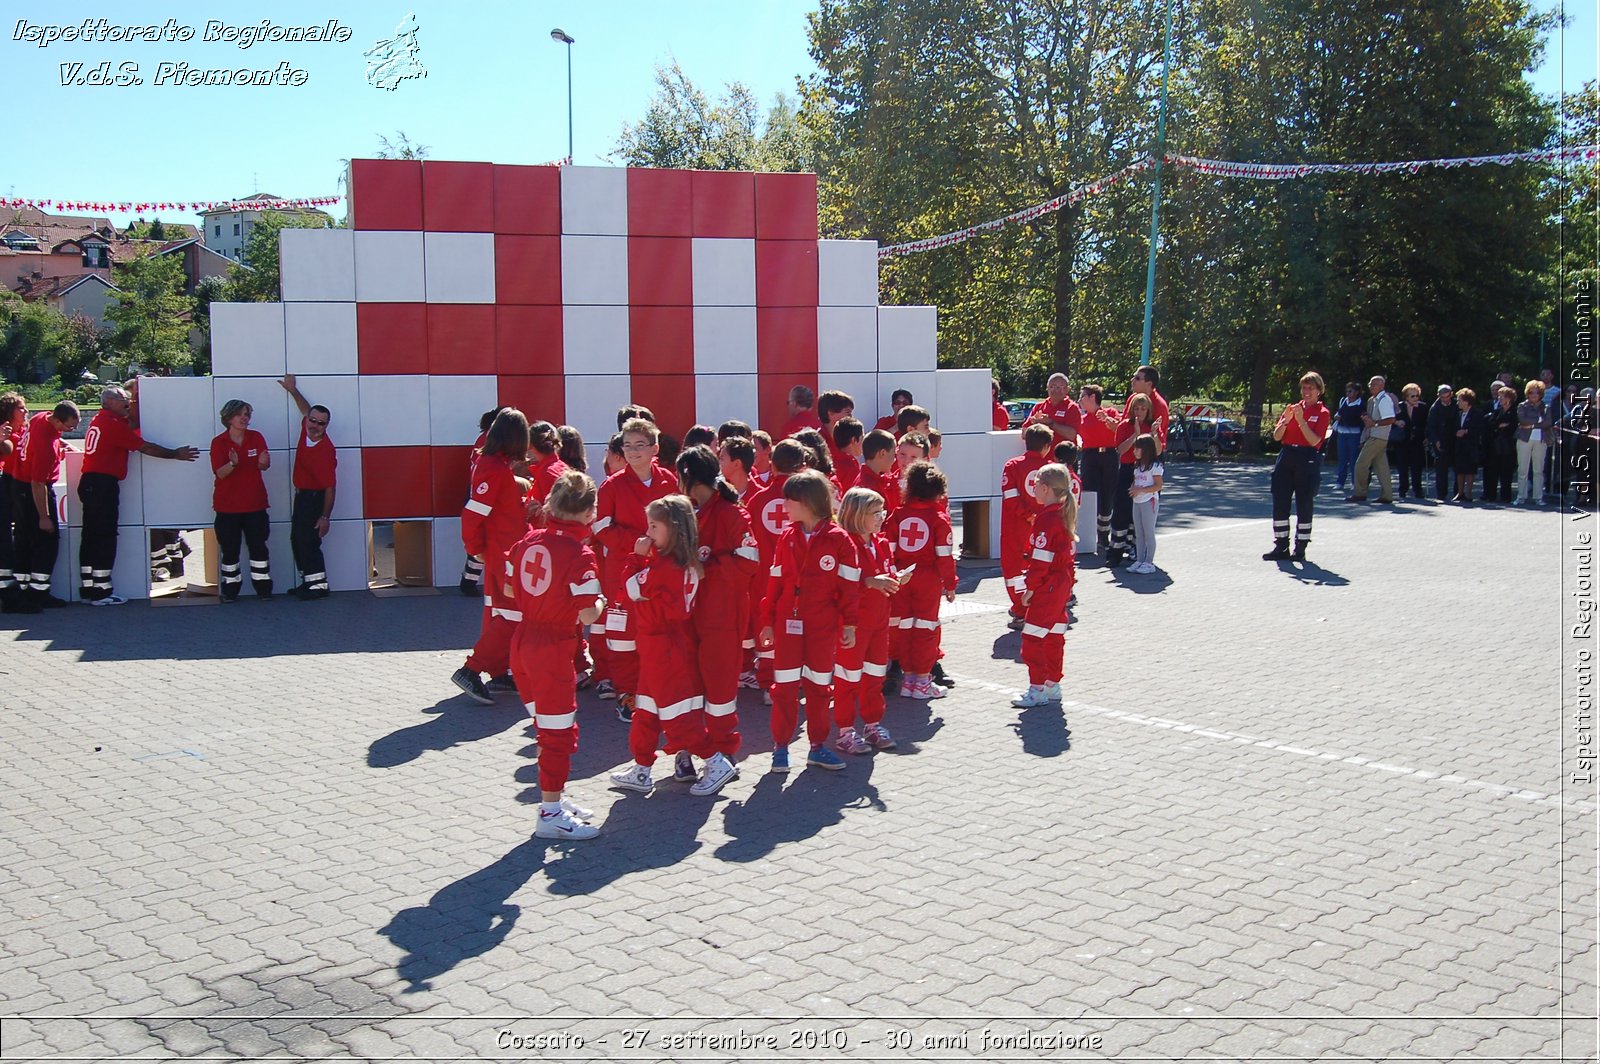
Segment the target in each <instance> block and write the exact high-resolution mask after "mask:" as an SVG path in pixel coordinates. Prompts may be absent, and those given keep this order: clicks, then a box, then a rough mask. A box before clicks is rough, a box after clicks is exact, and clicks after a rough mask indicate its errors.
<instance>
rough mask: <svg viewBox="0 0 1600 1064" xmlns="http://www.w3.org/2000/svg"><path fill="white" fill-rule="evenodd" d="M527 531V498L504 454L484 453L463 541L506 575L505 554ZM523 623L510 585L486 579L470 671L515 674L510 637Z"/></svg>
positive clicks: (464, 516)
mask: <svg viewBox="0 0 1600 1064" xmlns="http://www.w3.org/2000/svg"><path fill="white" fill-rule="evenodd" d="M527 531H528V510H527V499H526V496H524V494H523V491H522V485H521V484H519V483H517V478H516V475H515V474H514V473H512V472H511V464H510V463H509V462H507V461H506V460H505V458H503V457H502V456H500V455H497V454H494V455H484V456H483V457H482V458H479V459H478V461H477V463H476V464H475V465H474V466H473V467H472V487H471V489H470V491H469V492H468V495H467V505H466V507H465V508H463V509H462V511H461V542H462V544H463V545H464V546H465V547H466V548H467V553H468V554H469V555H470V554H476V555H477V556H478V557H480V558H482V559H483V564H484V572H485V573H503V572H505V568H506V554H507V553H509V552H510V550H511V548H512V547H514V546H516V544H517V541H518V540H520V539H521V538H522V537H523V536H524V535H526V534H527ZM518 619H519V617H518V615H517V604H516V602H515V601H514V600H513V599H512V598H511V597H510V596H508V595H507V594H506V591H505V583H504V582H503V581H499V580H486V581H485V582H484V589H483V628H482V630H481V632H480V633H479V635H478V642H477V645H475V646H474V647H473V648H472V654H471V655H470V656H469V657H468V658H467V668H469V669H471V670H472V671H474V672H484V673H488V674H489V675H490V676H504V675H505V674H506V673H507V672H509V671H511V634H512V631H513V625H514V623H515V622H516V621H517V620H518Z"/></svg>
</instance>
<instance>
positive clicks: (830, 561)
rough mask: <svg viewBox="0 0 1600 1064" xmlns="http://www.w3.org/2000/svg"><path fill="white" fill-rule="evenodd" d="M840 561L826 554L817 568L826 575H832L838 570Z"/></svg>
mask: <svg viewBox="0 0 1600 1064" xmlns="http://www.w3.org/2000/svg"><path fill="white" fill-rule="evenodd" d="M838 566H839V561H838V559H836V558H835V557H834V556H833V555H831V554H824V555H823V556H822V557H821V558H820V559H819V560H818V561H817V567H818V568H820V569H821V570H822V571H823V572H825V573H831V572H833V571H834V569H836V568H838Z"/></svg>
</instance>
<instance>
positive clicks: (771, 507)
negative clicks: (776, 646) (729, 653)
mask: <svg viewBox="0 0 1600 1064" xmlns="http://www.w3.org/2000/svg"><path fill="white" fill-rule="evenodd" d="M788 479H789V474H787V473H777V472H774V473H773V474H772V476H771V477H769V478H768V480H767V484H766V486H765V487H762V488H758V489H756V491H755V492H754V493H753V494H752V495H751V496H750V499H749V501H748V502H746V503H745V507H744V510H745V513H746V514H747V515H748V516H749V518H750V534H751V535H752V536H754V537H755V538H756V549H757V550H758V551H759V552H760V555H761V560H760V563H759V565H760V568H759V569H758V571H757V575H756V578H755V579H754V580H752V581H750V645H751V646H752V647H754V646H755V637H756V636H757V635H758V634H759V633H760V631H761V602H762V600H763V599H765V598H766V595H767V582H766V580H765V579H763V578H762V577H761V575H760V574H761V573H765V572H766V571H767V570H769V569H771V568H772V552H773V551H774V550H776V549H777V546H778V537H779V536H782V535H783V533H784V530H785V529H787V528H788V527H789V511H788V510H787V509H785V508H784V505H783V482H784V481H786V480H788ZM750 483H751V484H752V485H753V484H755V480H754V479H752V480H751V481H750ZM772 661H773V652H772V650H771V648H768V649H766V650H762V649H760V648H756V682H757V683H758V684H760V685H761V688H762V690H766V689H768V688H770V687H771V686H772Z"/></svg>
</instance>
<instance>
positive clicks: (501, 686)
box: [484, 673, 517, 691]
mask: <svg viewBox="0 0 1600 1064" xmlns="http://www.w3.org/2000/svg"><path fill="white" fill-rule="evenodd" d="M484 686H485V687H487V688H488V689H489V690H491V691H515V690H516V689H517V681H516V680H514V679H512V678H511V674H510V673H506V674H505V675H504V676H496V677H495V678H494V679H492V680H490V681H489V682H488V683H487V684H485V685H484Z"/></svg>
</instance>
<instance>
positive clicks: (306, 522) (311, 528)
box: [289, 490, 328, 591]
mask: <svg viewBox="0 0 1600 1064" xmlns="http://www.w3.org/2000/svg"><path fill="white" fill-rule="evenodd" d="M326 501H327V493H326V492H323V491H304V490H301V491H296V492H295V493H294V510H293V512H292V514H291V515H290V518H289V545H290V546H291V547H292V548H293V549H294V564H295V568H297V569H299V570H300V580H301V582H302V583H303V584H304V585H305V586H306V588H307V589H309V590H311V591H326V590H328V566H327V564H326V563H325V562H324V561H323V560H322V537H321V536H319V535H317V522H318V521H319V520H321V518H322V507H323V504H324V503H325V502H326Z"/></svg>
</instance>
